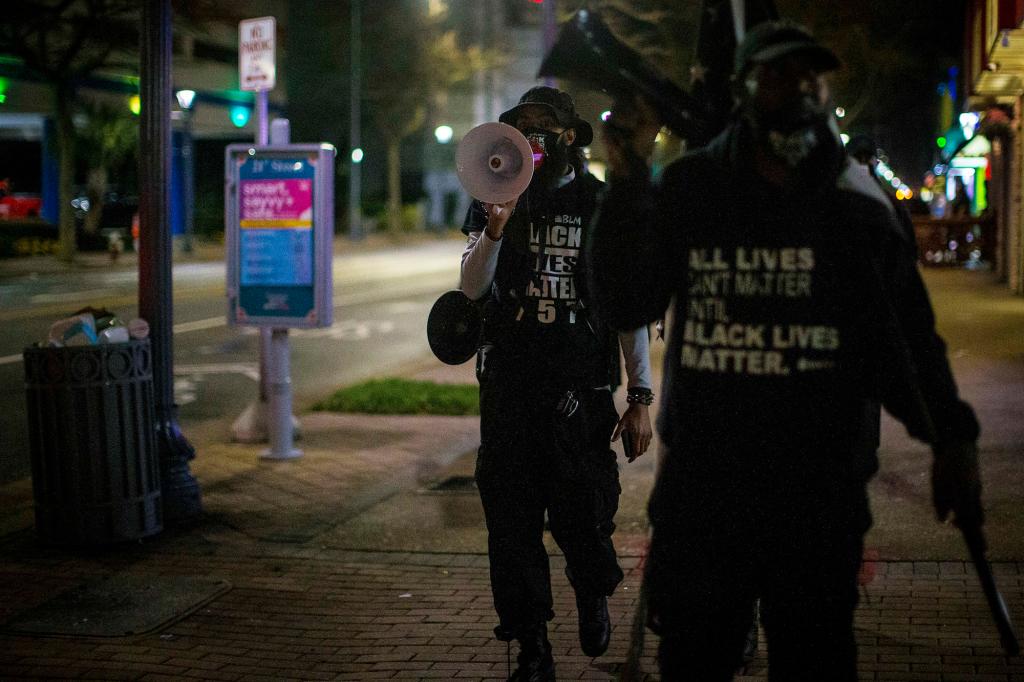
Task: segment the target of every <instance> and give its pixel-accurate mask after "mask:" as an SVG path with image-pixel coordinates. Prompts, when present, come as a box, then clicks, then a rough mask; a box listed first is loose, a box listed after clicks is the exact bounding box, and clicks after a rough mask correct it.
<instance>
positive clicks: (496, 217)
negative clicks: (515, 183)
mask: <svg viewBox="0 0 1024 682" xmlns="http://www.w3.org/2000/svg"><path fill="white" fill-rule="evenodd" d="M518 201H519V197H516V198H515V199H512V200H511V201H506V202H505V203H503V204H484V210H485V211H487V229H486V230H485V231H486V233H487V236H488V237H490V238H491V239H492V240H493V241H498V240H499V239H501V235H502V234H504V232H505V225H507V224H508V219H509V218H511V217H512V213H513V212H514V211H515V210H516V202H518Z"/></svg>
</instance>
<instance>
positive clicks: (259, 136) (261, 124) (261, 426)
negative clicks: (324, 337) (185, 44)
mask: <svg viewBox="0 0 1024 682" xmlns="http://www.w3.org/2000/svg"><path fill="white" fill-rule="evenodd" d="M269 130H270V122H269V121H268V120H267V91H266V90H259V91H257V92H256V144H257V145H258V146H260V147H265V146H267V143H268V142H269V132H268V131H269ZM270 361H271V357H270V328H269V327H260V328H259V365H260V385H259V397H258V398H257V399H256V400H255V401H253V402H251V403H249V405H248V406H247V407H246V408H245V409H244V410H243V411H242V414H240V415H239V416H238V419H236V420H235V422H234V423H233V424H232V425H231V437H232V438H233V439H234V440H236V441H238V442H240V443H265V442H266V441H267V376H268V375H269V374H270V372H271V368H270V367H269V362H270Z"/></svg>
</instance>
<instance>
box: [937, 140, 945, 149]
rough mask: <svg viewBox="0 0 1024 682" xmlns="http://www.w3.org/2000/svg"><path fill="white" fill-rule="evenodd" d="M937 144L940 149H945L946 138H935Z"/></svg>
mask: <svg viewBox="0 0 1024 682" xmlns="http://www.w3.org/2000/svg"><path fill="white" fill-rule="evenodd" d="M935 144H937V145H938V146H939V149H944V148H945V147H946V138H944V137H940V138H939V139H937V140H935Z"/></svg>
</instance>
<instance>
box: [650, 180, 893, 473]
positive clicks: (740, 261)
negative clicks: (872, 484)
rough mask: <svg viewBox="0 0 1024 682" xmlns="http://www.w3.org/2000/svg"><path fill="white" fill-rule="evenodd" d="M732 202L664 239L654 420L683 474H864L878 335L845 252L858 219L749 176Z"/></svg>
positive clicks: (851, 209) (844, 208)
mask: <svg viewBox="0 0 1024 682" xmlns="http://www.w3.org/2000/svg"><path fill="white" fill-rule="evenodd" d="M688 170H690V169H688ZM691 170H697V169H695V168H692V169H691ZM685 177H687V176H686V175H683V176H676V177H667V178H666V180H667V182H670V183H672V182H676V183H679V182H683V184H681V185H680V186H679V189H680V190H682V189H683V186H684V185H685ZM690 177H692V176H690ZM688 186H690V188H691V189H692V188H693V186H694V185H693V184H692V183H691V184H689V185H688ZM715 189H716V191H721V190H722V189H723V188H722V187H716V188H715ZM743 195H744V197H743V201H742V202H735V201H734V202H728V201H723V202H714V201H713V202H708V203H702V204H700V205H698V206H693V207H691V209H690V210H689V212H688V213H687V215H686V218H685V226H686V229H685V230H680V236H679V238H678V239H679V241H678V242H677V244H676V253H677V256H678V258H679V260H680V261H681V262H679V263H678V265H679V267H678V270H677V272H676V274H675V276H677V278H678V282H677V284H676V286H675V287H674V289H675V291H676V297H675V301H676V304H675V308H674V314H673V315H672V329H671V334H670V346H669V348H668V350H667V357H666V363H667V372H669V373H670V374H671V375H672V376H673V382H672V386H673V391H672V395H671V398H670V403H671V404H670V411H671V414H670V415H666V416H665V417H666V419H665V420H664V421H665V422H666V426H667V428H668V429H669V430H670V431H672V432H674V435H673V437H672V439H673V440H674V441H675V442H677V443H679V445H680V447H683V449H685V451H686V452H685V453H684V455H683V458H684V460H685V462H684V463H683V467H684V468H686V467H689V466H694V467H696V468H700V469H709V470H710V472H715V471H717V472H719V473H722V474H726V475H728V474H729V472H735V471H736V470H737V469H742V470H744V471H746V472H748V473H752V472H755V473H756V472H757V471H759V470H762V471H763V472H765V473H767V472H768V471H772V472H774V473H779V472H781V471H786V470H790V466H788V465H792V467H793V469H796V470H800V471H802V472H803V473H808V474H810V473H812V472H813V471H815V470H819V471H829V472H834V473H840V472H842V471H847V472H848V473H849V474H850V475H852V476H856V477H860V476H866V475H869V473H870V472H871V471H872V470H873V468H874V466H876V465H874V458H873V455H872V453H873V451H874V449H876V447H877V437H878V433H877V426H872V419H873V422H874V424H876V425H877V423H878V418H877V412H873V411H877V409H878V408H877V404H876V403H874V402H872V400H871V393H872V390H873V386H874V384H873V382H874V378H873V377H872V376H871V372H872V371H873V370H872V368H877V367H878V363H877V361H876V358H873V357H871V356H870V354H871V353H872V352H876V350H874V349H878V348H879V347H880V336H881V331H880V329H879V324H878V319H880V315H879V314H878V309H877V308H878V304H879V302H878V301H877V300H872V294H871V293H870V291H871V286H872V285H871V282H870V278H871V276H872V270H871V268H870V265H869V264H868V263H867V262H866V261H865V259H864V258H861V257H859V256H858V255H857V254H858V253H867V252H868V251H869V249H867V248H865V247H864V243H865V241H870V240H871V239H874V238H872V237H871V235H870V226H869V225H870V223H871V221H870V220H864V218H865V217H866V216H865V215H864V213H863V211H862V210H860V211H858V210H856V207H855V206H853V205H848V204H847V202H846V201H845V199H844V198H843V197H842V196H839V195H837V194H830V195H829V196H828V197H820V196H819V197H812V196H808V195H806V194H801V193H795V194H793V195H790V196H786V197H780V196H779V193H778V191H777V189H775V188H774V187H771V186H768V185H766V184H763V183H760V182H757V181H755V180H753V179H752V180H751V181H750V182H748V183H746V184H745V185H744V191H743ZM701 196H705V197H708V198H709V199H710V198H711V196H713V195H708V194H705V195H701ZM681 219H682V218H681ZM878 239H881V238H878ZM872 412H873V416H872Z"/></svg>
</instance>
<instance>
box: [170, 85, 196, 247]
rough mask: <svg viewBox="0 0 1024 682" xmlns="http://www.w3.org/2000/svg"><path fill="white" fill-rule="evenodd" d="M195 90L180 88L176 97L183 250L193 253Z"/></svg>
mask: <svg viewBox="0 0 1024 682" xmlns="http://www.w3.org/2000/svg"><path fill="white" fill-rule="evenodd" d="M195 96H196V93H195V90H178V92H176V93H175V97H176V98H177V99H178V106H179V107H180V108H181V175H182V188H181V189H182V191H181V197H182V204H184V205H183V206H182V213H183V216H184V223H185V238H184V240H182V243H181V250H182V251H184V252H185V253H192V241H193V239H194V237H195V203H196V202H195V198H196V174H195V173H196V171H195V168H196V166H195V146H194V144H193V139H192V116H193V115H194V113H195V110H194V109H193V106H194V105H195Z"/></svg>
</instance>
